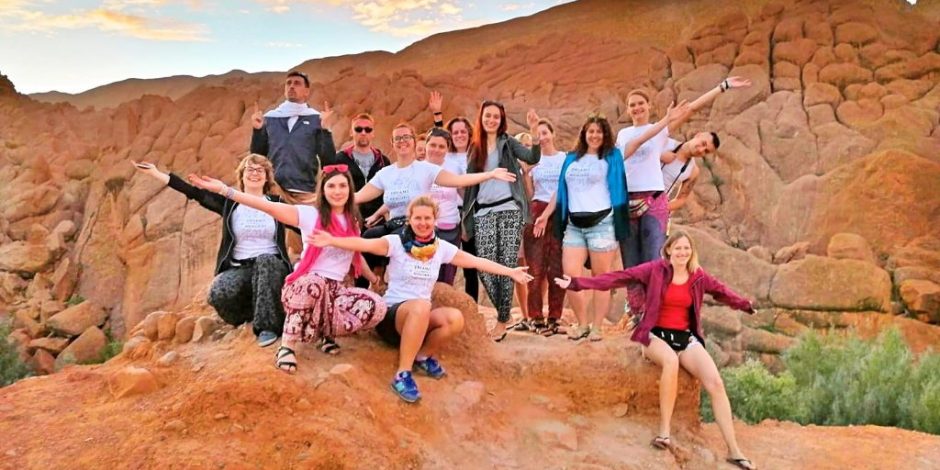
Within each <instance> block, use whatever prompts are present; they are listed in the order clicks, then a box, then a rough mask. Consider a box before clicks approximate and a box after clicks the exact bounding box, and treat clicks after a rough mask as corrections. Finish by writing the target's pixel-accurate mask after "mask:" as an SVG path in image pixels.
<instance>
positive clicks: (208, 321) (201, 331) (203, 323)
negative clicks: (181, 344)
mask: <svg viewBox="0 0 940 470" xmlns="http://www.w3.org/2000/svg"><path fill="white" fill-rule="evenodd" d="M217 329H219V322H217V321H216V319H215V318H213V317H210V316H204V317H199V318H198V319H196V324H195V326H194V327H193V341H194V342H198V341H202V340H203V339H209V337H210V336H211V335H212V333H213V332H215V330H217Z"/></svg>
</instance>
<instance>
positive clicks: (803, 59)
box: [774, 38, 818, 66]
mask: <svg viewBox="0 0 940 470" xmlns="http://www.w3.org/2000/svg"><path fill="white" fill-rule="evenodd" d="M817 47H818V46H817V44H816V41H813V40H812V39H807V38H800V39H795V40H793V41H785V42H780V43H777V44H775V45H774V61H787V62H791V63H793V64H796V65H799V66H803V65H804V64H806V63H807V62H809V60H810V59H812V58H813V54H814V53H816V48H817Z"/></svg>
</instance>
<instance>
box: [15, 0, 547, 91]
mask: <svg viewBox="0 0 940 470" xmlns="http://www.w3.org/2000/svg"><path fill="white" fill-rule="evenodd" d="M561 3H566V1H565V0H517V1H515V2H514V1H513V0H509V1H498V0H471V1H461V0H370V1H350V0H236V1H220V0H95V1H91V0H76V1H55V0H0V73H3V74H4V75H7V76H8V77H9V78H10V79H11V80H12V81H13V83H14V85H16V88H17V90H18V91H20V92H22V93H35V92H42V91H49V90H58V91H64V92H69V93H75V92H80V91H84V90H87V89H89V88H93V87H96V86H99V85H103V84H106V83H111V82H114V81H118V80H122V79H125V78H131V77H135V78H153V77H165V76H170V75H181V74H185V75H196V76H202V75H207V74H220V73H225V72H228V71H229V70H232V69H241V70H246V71H249V72H258V71H266V70H286V69H287V68H289V67H291V66H294V65H297V64H299V63H301V62H303V61H305V60H307V59H313V58H317V57H327V56H333V55H342V54H348V53H356V52H362V51H368V50H388V51H398V50H400V49H402V48H404V47H405V46H407V45H409V44H411V43H412V42H414V41H416V40H418V39H421V38H423V37H426V36H428V35H430V34H433V33H437V32H441V31H450V30H454V29H462V28H468V27H474V26H477V25H480V24H486V23H493V22H498V21H504V20H507V19H510V18H514V17H519V16H527V15H531V14H533V13H536V12H538V11H541V10H544V9H546V8H550V7H552V6H555V5H558V4H561Z"/></svg>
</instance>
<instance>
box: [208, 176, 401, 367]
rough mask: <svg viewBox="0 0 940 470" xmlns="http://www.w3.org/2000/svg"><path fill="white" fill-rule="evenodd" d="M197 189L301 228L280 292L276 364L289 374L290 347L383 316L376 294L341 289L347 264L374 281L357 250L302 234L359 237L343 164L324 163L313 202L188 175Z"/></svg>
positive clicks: (357, 327) (292, 359) (358, 327)
mask: <svg viewBox="0 0 940 470" xmlns="http://www.w3.org/2000/svg"><path fill="white" fill-rule="evenodd" d="M190 181H192V183H193V184H194V185H196V186H198V187H200V188H203V189H205V190H207V191H212V192H214V193H218V194H220V195H223V196H224V197H225V198H226V199H231V200H233V201H235V202H238V203H239V204H242V205H245V206H249V207H253V208H255V209H258V210H260V211H264V212H265V213H267V214H270V215H271V216H273V217H274V218H275V219H277V220H278V221H279V222H280V223H283V224H287V225H291V226H294V227H299V228H300V232H301V234H303V235H304V237H305V239H304V249H303V253H302V254H301V258H300V263H299V264H298V265H297V268H296V269H295V270H294V272H293V273H291V275H290V276H288V277H287V282H286V284H285V286H284V290H283V292H282V294H281V300H282V302H283V304H284V310H285V311H286V312H287V318H286V319H285V321H284V338H283V340H281V347H280V348H278V350H277V353H276V356H277V360H276V362H275V365H276V366H277V368H278V369H281V370H283V371H285V372H288V373H293V372H295V371H296V370H297V358H296V355H295V354H294V347H295V345H296V344H297V343H298V342H303V343H313V342H316V341H318V340H320V339H322V338H333V337H335V336H343V335H349V334H352V333H355V332H357V331H360V330H363V329H368V328H372V327H374V326H375V325H377V324H378V323H379V321H381V320H382V318H383V317H384V316H385V310H386V306H385V302H383V301H382V298H381V297H379V296H378V295H376V294H375V293H373V292H371V291H369V290H366V289H360V288H356V287H345V286H344V285H343V279H344V278H345V277H346V275H347V274H348V273H349V270H350V266H351V267H352V270H353V272H354V275H357V276H358V275H359V274H360V273H361V274H362V275H363V276H365V277H366V278H367V279H369V281H370V282H373V283H374V282H375V281H376V279H375V276H374V275H373V274H372V273H371V271H369V267H368V265H366V263H365V260H363V258H362V256H361V255H360V254H359V253H354V252H352V251H349V250H344V249H340V248H333V247H322V246H311V245H309V244H307V243H306V237H307V236H308V235H310V234H312V233H314V231H318V230H319V231H323V233H328V234H332V236H335V237H337V238H338V239H339V238H343V237H346V238H350V239H352V238H353V237H357V236H358V235H359V212H358V211H357V209H356V206H355V205H354V204H353V201H352V197H351V195H352V188H353V180H352V176H351V175H350V174H349V169H348V167H347V166H346V165H327V166H325V167H323V170H322V172H321V173H320V178H319V183H318V185H317V194H319V195H320V197H319V198H317V206H316V207H312V206H299V205H298V206H291V205H288V204H280V203H276V202H272V201H269V200H267V199H265V198H261V197H257V196H253V195H250V194H246V193H242V192H239V191H236V190H234V189H233V188H229V187H228V186H226V185H225V184H224V183H222V182H221V181H219V180H214V179H212V178H207V177H205V176H202V177H198V176H195V175H190Z"/></svg>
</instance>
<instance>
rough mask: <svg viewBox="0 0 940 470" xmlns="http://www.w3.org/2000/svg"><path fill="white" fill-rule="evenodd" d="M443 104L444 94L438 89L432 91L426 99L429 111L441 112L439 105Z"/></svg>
mask: <svg viewBox="0 0 940 470" xmlns="http://www.w3.org/2000/svg"><path fill="white" fill-rule="evenodd" d="M443 105H444V95H442V94H441V92H439V91H432V92H431V97H430V98H429V99H428V108H430V109H431V112H432V113H434V114H437V113H439V112H441V107H442V106H443Z"/></svg>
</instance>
